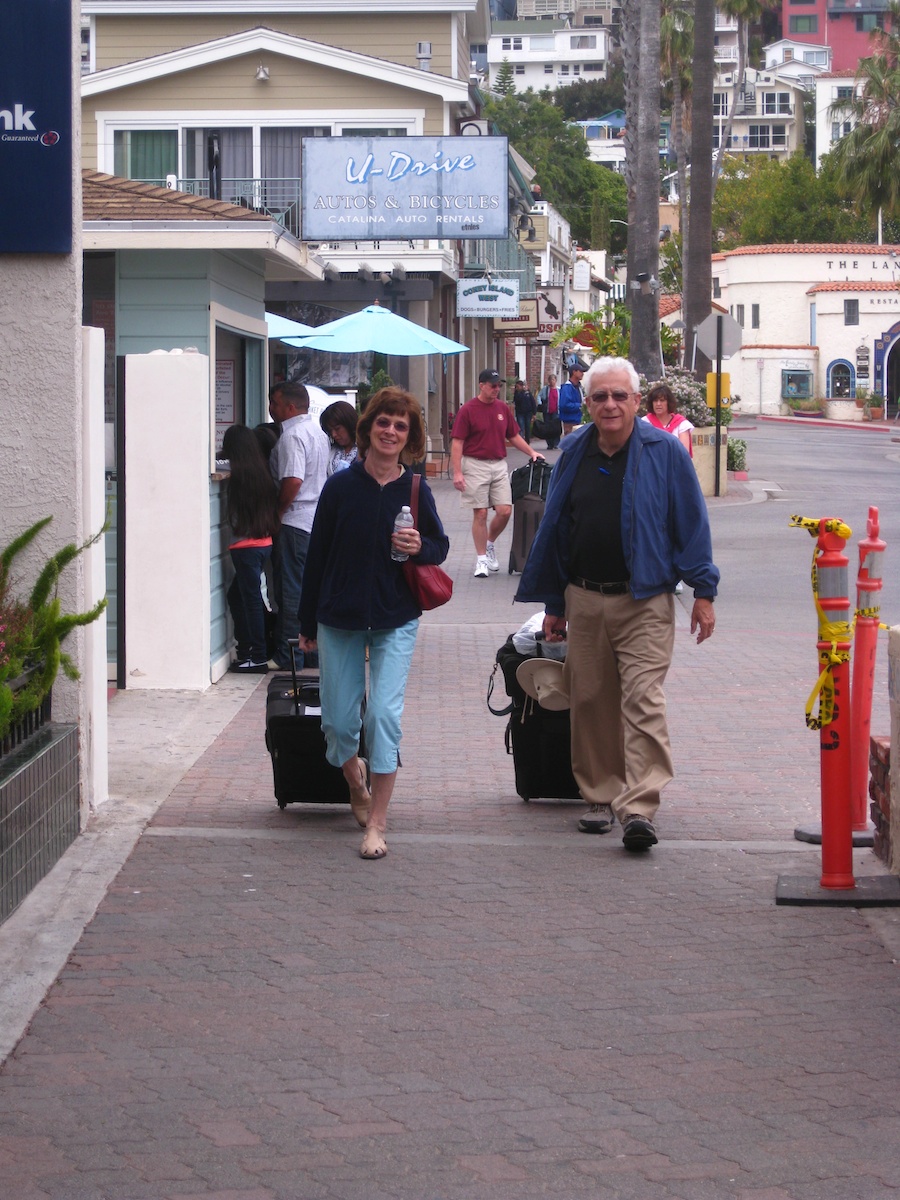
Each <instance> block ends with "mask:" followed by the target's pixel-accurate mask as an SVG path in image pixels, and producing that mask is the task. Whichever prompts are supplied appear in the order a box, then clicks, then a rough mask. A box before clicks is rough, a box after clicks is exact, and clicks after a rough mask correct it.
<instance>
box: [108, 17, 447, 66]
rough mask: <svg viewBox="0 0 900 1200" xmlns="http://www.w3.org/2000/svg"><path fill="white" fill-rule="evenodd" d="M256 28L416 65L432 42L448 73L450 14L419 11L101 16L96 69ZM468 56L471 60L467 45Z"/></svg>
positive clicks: (438, 63)
mask: <svg viewBox="0 0 900 1200" xmlns="http://www.w3.org/2000/svg"><path fill="white" fill-rule="evenodd" d="M257 26H264V27H265V28H267V29H274V30H277V31H279V32H281V33H289V34H292V35H293V36H294V37H302V38H308V39H309V40H310V41H313V42H322V43H323V44H325V45H327V46H339V47H341V48H342V49H344V50H353V51H356V52H357V53H359V54H369V55H372V56H374V57H375V58H383V59H386V60H387V61H388V62H395V63H401V64H402V65H404V66H409V67H415V66H416V65H417V62H416V43H417V42H431V52H432V59H431V70H432V72H434V73H436V74H439V75H449V74H450V36H451V25H450V18H449V16H448V14H447V13H431V14H429V13H418V14H416V17H415V19H414V20H413V19H411V18H410V17H409V16H407V15H403V14H400V13H385V14H383V15H378V14H374V13H373V14H371V15H360V14H335V15H334V16H328V15H324V14H323V15H320V14H315V15H311V16H286V15H285V14H283V13H281V14H278V15H275V14H265V13H263V14H260V15H259V16H258V17H254V18H253V19H252V20H248V18H247V17H246V16H244V17H241V16H239V15H238V16H227V15H215V16H210V17H97V19H96V28H97V33H96V40H97V51H96V53H97V70H98V71H100V70H105V69H106V68H107V67H116V66H119V65H121V64H122V63H130V62H137V61H139V60H140V59H143V58H150V57H152V56H153V55H156V54H165V53H167V52H169V51H172V50H180V49H182V48H183V47H184V46H196V45H199V44H200V43H202V42H209V41H214V40H215V39H216V38H222V37H227V36H228V35H230V34H235V33H241V32H243V31H244V30H246V29H252V28H255V27H257ZM464 58H465V61H466V62H468V49H466V52H465V55H464Z"/></svg>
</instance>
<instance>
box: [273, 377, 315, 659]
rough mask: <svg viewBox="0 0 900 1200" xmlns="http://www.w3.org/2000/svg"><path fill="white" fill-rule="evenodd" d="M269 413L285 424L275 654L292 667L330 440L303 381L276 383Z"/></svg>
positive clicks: (276, 457)
mask: <svg viewBox="0 0 900 1200" xmlns="http://www.w3.org/2000/svg"><path fill="white" fill-rule="evenodd" d="M269 414H270V415H271V417H272V420H273V421H276V422H277V423H278V424H279V425H280V426H281V437H280V438H279V439H278V441H277V443H276V445H275V449H274V450H273V451H272V454H271V456H270V458H269V466H270V468H271V471H272V474H273V476H274V477H275V483H276V484H277V486H278V510H279V512H280V514H281V530H280V532H279V534H278V537H277V539H276V541H275V551H274V554H273V556H272V567H273V573H274V577H275V601H276V603H277V605H278V617H277V623H276V627H275V633H276V645H275V657H274V659H273V661H272V662H271V663H270V664H269V665H270V666H273V667H276V668H278V669H280V670H287V669H289V668H290V665H291V652H290V648H289V646H288V639H289V638H296V637H297V636H298V635H299V633H300V619H299V615H298V614H299V608H300V589H301V588H302V586H303V568H304V566H305V565H306V552H307V550H308V549H309V534H310V531H311V529H312V523H313V517H314V516H315V515H316V505H317V504H318V503H319V496H320V495H321V492H322V488H323V487H324V485H325V479H326V474H327V469H328V453H329V445H328V438H327V437H326V435H325V433H324V432H323V431H322V429H321V427H320V426H319V422H318V421H315V420H313V418H312V417H310V415H309V393H308V392H307V390H306V388H305V387H304V386H303V384H302V383H276V384H273V386H272V388H271V389H270V392H269Z"/></svg>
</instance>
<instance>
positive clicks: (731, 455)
mask: <svg viewBox="0 0 900 1200" xmlns="http://www.w3.org/2000/svg"><path fill="white" fill-rule="evenodd" d="M727 452H728V470H729V471H746V470H747V443H746V442H745V441H744V439H743V438H729V439H728V451H727Z"/></svg>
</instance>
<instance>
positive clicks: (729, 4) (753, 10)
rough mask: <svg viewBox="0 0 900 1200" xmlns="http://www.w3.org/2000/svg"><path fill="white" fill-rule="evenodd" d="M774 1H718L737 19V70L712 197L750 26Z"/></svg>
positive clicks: (739, 91) (739, 85)
mask: <svg viewBox="0 0 900 1200" xmlns="http://www.w3.org/2000/svg"><path fill="white" fill-rule="evenodd" d="M775 4H776V0H719V2H718V7H719V8H720V9H721V10H722V12H723V13H725V15H726V16H729V17H736V18H737V43H738V63H737V70H736V71H735V73H734V87H733V91H732V97H731V104H730V106H729V109H728V117H727V118H726V121H725V129H724V130H723V133H722V139H721V141H720V142H719V153H718V154H717V155H716V160H715V166H714V170H713V195H715V192H716V184H717V183H718V182H719V174H720V172H721V170H722V160H723V159H724V157H725V149H726V147H728V146H730V145H731V130H732V128H733V126H734V115H735V112H736V111H737V107H738V102H739V101H740V98H741V96H743V94H744V85H745V83H746V76H747V44H748V40H749V33H750V26H751V25H753V24H755V23H756V22H757V21H759V19H760V17H761V16H762V15H763V13H764V12H765V11H766V10H767V9H770V8H774V7H775Z"/></svg>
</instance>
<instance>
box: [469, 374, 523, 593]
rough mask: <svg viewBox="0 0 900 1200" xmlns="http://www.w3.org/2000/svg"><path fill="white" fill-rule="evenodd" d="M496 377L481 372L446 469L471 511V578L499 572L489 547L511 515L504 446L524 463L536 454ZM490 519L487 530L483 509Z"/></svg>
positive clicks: (493, 553)
mask: <svg viewBox="0 0 900 1200" xmlns="http://www.w3.org/2000/svg"><path fill="white" fill-rule="evenodd" d="M503 383H506V380H505V379H501V378H500V372H499V371H495V370H494V368H493V367H485V369H484V370H483V371H482V372H481V374H480V375H479V376H478V395H477V396H474V397H473V398H472V399H471V400H467V401H466V402H465V404H464V405H463V406H462V408H461V409H460V410H459V412H458V413H457V414H456V420H455V421H454V422H453V432H452V434H451V437H452V441H451V443H450V469H451V473H452V475H453V486H454V487H455V488H456V490H457V491H458V492H461V493H462V503H463V505H464V506H466V507H467V508H471V509H472V540H473V541H474V543H475V554H476V558H475V571H474V575H475V578H476V579H487V577H488V573H489V572H492V571H499V570H500V563H499V561H498V559H497V552H496V550H495V549H494V542H495V540H496V539H497V538H498V537H499V536H500V534H501V533H502V532H503V530H504V529H505V528H506V526H507V524H508V522H509V518H510V516H511V515H512V488H511V487H510V484H509V473H508V471H507V469H506V446H507V443H508V444H509V445H510V446H515V448H516V449H517V450H521V451H522V453H523V454H527V455H528V457H529V458H533V459H536V458H543V455H541V454H536V453H535V451H534V450H532V448H531V447H530V446H529V445H528V443H527V442H526V441H525V439H524V438H523V437H522V435H521V433H520V432H519V426H518V425H517V423H516V418H515V416H514V414H513V412H512V409H511V408H510V407H509V405H508V404H507V403H506V401H505V400H501V399H500V385H501V384H503ZM489 508H493V510H494V516H493V518H492V520H491V523H490V526H489V525H488V519H487V515H488V509H489Z"/></svg>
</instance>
